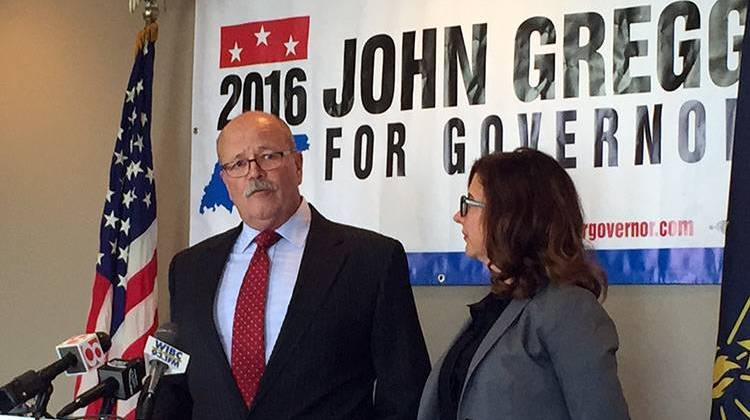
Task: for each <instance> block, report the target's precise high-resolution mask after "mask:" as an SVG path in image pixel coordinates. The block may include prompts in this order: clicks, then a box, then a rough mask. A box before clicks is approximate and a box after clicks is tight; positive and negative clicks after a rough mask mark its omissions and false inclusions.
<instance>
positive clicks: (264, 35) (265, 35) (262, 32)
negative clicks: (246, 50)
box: [255, 25, 271, 47]
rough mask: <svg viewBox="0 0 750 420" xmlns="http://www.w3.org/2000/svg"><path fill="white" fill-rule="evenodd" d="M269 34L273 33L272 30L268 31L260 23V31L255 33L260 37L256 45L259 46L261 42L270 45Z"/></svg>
mask: <svg viewBox="0 0 750 420" xmlns="http://www.w3.org/2000/svg"><path fill="white" fill-rule="evenodd" d="M268 35H271V32H266V29H265V28H264V27H263V25H260V32H256V33H255V37H256V38H258V41H257V42H256V43H255V46H256V47H257V46H258V45H260V44H263V45H265V46H268Z"/></svg>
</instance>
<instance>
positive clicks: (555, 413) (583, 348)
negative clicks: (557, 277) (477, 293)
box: [419, 284, 630, 420]
mask: <svg viewBox="0 0 750 420" xmlns="http://www.w3.org/2000/svg"><path fill="white" fill-rule="evenodd" d="M467 325H468V323H467ZM464 328H466V326H464ZM617 347H618V340H617V331H616V330H615V325H614V323H613V322H612V320H611V319H610V318H609V316H608V315H607V313H606V312H605V311H604V308H602V306H601V305H600V304H599V302H597V300H596V298H595V297H594V295H593V294H592V293H591V292H589V291H588V290H586V289H583V288H581V287H578V286H573V285H556V284H550V285H548V286H547V287H545V288H544V289H542V290H541V291H540V292H539V293H537V294H536V295H535V296H534V297H533V298H531V299H514V300H512V301H511V303H510V304H509V305H508V307H507V308H505V311H503V313H502V314H500V317H499V318H498V319H497V321H495V323H494V324H493V326H492V328H491V329H490V331H489V332H488V333H487V335H486V336H485V337H484V339H483V340H482V342H481V343H480V344H479V347H478V348H477V351H476V353H474V357H473V358H472V360H471V363H470V364H469V370H468V372H467V374H466V379H465V381H464V386H463V390H462V392H461V398H460V401H459V407H458V415H457V417H456V418H457V419H459V420H465V419H468V420H482V419H504V420H522V419H523V420H629V418H630V417H629V415H628V406H627V404H626V403H625V398H624V397H623V394H622V388H621V386H620V381H619V379H618V378H617V361H616V359H615V352H616V351H617ZM442 364H443V359H442V358H441V359H440V360H439V361H438V362H437V363H436V364H435V368H434V369H433V371H432V373H431V374H430V377H429V379H428V380H427V384H426V385H425V389H424V393H423V394H422V401H421V403H420V406H419V420H437V419H440V403H439V401H438V377H439V376H440V369H441V367H442Z"/></svg>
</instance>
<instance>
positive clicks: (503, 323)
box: [458, 299, 529, 407]
mask: <svg viewBox="0 0 750 420" xmlns="http://www.w3.org/2000/svg"><path fill="white" fill-rule="evenodd" d="M528 303H529V299H513V300H512V301H510V303H509V304H508V306H507V307H506V308H505V310H504V311H503V313H502V314H500V317H499V318H498V319H497V321H495V323H494V324H493V325H492V328H490V330H489V331H488V332H487V335H486V336H485V337H484V339H483V340H482V342H481V343H479V347H477V351H476V353H474V357H472V358H471V363H469V370H468V371H466V379H465V380H464V386H463V389H462V390H461V400H463V395H464V392H465V391H466V385H467V384H468V383H469V380H470V379H471V375H472V374H473V373H474V371H475V370H476V368H477V366H478V365H479V363H480V362H481V361H482V359H484V357H485V356H486V355H487V352H489V351H490V349H491V348H492V346H494V345H495V343H496V342H497V340H499V339H500V337H502V336H503V334H505V331H507V330H508V327H510V325H511V324H512V323H513V321H515V319H516V318H517V317H518V315H520V314H521V312H522V311H523V309H524V308H525V307H526V305H527V304H528ZM458 406H459V407H461V401H459V403H458Z"/></svg>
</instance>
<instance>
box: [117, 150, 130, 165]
mask: <svg viewBox="0 0 750 420" xmlns="http://www.w3.org/2000/svg"><path fill="white" fill-rule="evenodd" d="M126 160H128V157H127V156H125V153H122V152H115V165H117V164H120V163H121V164H123V165H124V164H125V161H126Z"/></svg>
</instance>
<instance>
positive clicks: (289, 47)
mask: <svg viewBox="0 0 750 420" xmlns="http://www.w3.org/2000/svg"><path fill="white" fill-rule="evenodd" d="M297 44H299V41H295V40H294V38H292V36H291V35H289V41H287V42H285V43H284V46H285V47H286V54H284V55H285V56H286V55H289V54H292V55H297V51H295V50H294V49H295V48H296V47H297Z"/></svg>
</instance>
